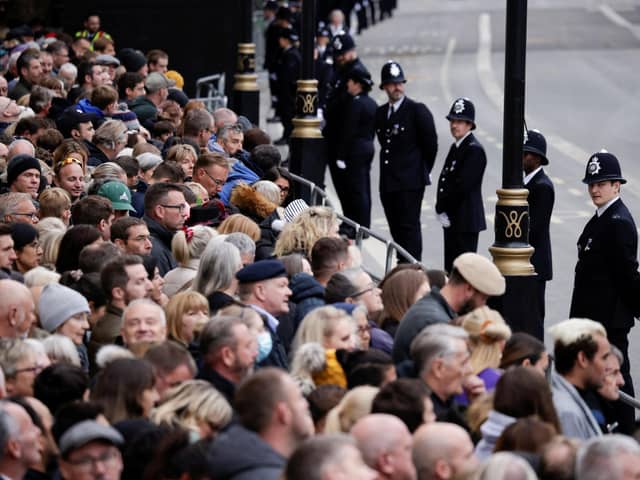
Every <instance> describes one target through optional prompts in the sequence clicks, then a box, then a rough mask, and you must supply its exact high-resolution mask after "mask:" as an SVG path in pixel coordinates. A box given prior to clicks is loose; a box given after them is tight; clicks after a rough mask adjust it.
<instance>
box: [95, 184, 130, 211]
mask: <svg viewBox="0 0 640 480" xmlns="http://www.w3.org/2000/svg"><path fill="white" fill-rule="evenodd" d="M98 195H100V196H101V197H104V198H107V199H109V200H111V205H112V206H113V209H114V210H129V211H130V212H135V211H136V209H135V208H133V207H132V206H131V192H130V191H129V187H127V186H126V185H125V184H124V183H122V182H118V181H112V182H107V183H105V184H104V185H102V186H101V187H100V189H99V190H98Z"/></svg>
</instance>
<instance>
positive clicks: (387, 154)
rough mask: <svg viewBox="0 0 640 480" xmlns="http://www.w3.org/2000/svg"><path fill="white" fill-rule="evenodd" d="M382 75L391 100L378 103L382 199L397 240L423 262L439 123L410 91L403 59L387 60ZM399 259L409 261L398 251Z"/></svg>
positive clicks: (377, 129) (385, 212) (376, 127)
mask: <svg viewBox="0 0 640 480" xmlns="http://www.w3.org/2000/svg"><path fill="white" fill-rule="evenodd" d="M380 78H381V81H380V89H382V90H384V91H385V93H386V94H387V98H388V101H387V103H385V104H384V105H381V106H380V107H378V110H377V111H376V119H375V129H376V135H377V136H378V141H379V142H380V200H381V202H382V206H383V208H384V214H385V216H386V217H387V223H388V224H389V230H391V236H392V237H393V240H394V241H395V242H397V243H398V244H400V246H401V247H403V248H404V249H406V250H407V252H409V253H410V254H411V255H412V256H413V257H414V258H415V259H416V260H420V259H421V257H422V229H421V226H420V214H421V213H422V198H423V197H424V189H425V187H426V186H428V185H431V169H432V168H433V164H434V162H435V160H436V153H437V152H438V138H437V134H436V127H435V124H434V123H433V115H431V112H430V111H429V109H428V108H427V106H426V105H425V104H424V103H420V102H416V101H414V100H412V99H411V98H409V97H407V96H406V95H405V93H404V84H405V83H406V82H407V79H406V78H405V76H404V72H403V70H402V67H401V66H400V64H399V63H398V62H394V61H393V60H390V61H388V62H387V63H385V64H384V65H383V66H382V69H381V72H380ZM398 261H399V262H406V261H407V260H406V259H405V258H404V257H401V256H400V255H398Z"/></svg>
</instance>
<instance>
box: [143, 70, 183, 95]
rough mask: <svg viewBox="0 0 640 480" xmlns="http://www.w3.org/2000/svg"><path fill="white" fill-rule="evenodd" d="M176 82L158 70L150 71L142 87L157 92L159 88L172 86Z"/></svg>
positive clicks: (150, 91)
mask: <svg viewBox="0 0 640 480" xmlns="http://www.w3.org/2000/svg"><path fill="white" fill-rule="evenodd" d="M175 85H176V82H174V81H173V80H169V79H168V78H167V77H165V76H164V75H162V74H161V73H158V72H151V73H150V74H149V75H147V78H146V79H145V81H144V88H146V89H147V92H149V93H153V92H157V91H158V90H160V89H161V88H169V87H174V86H175Z"/></svg>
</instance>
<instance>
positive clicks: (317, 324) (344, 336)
mask: <svg viewBox="0 0 640 480" xmlns="http://www.w3.org/2000/svg"><path fill="white" fill-rule="evenodd" d="M309 342H316V343H319V344H321V345H322V346H323V347H324V348H325V349H344V350H354V349H355V347H356V342H357V340H356V323H355V321H354V320H353V318H352V317H351V316H350V315H349V314H348V313H347V312H345V311H344V310H340V309H338V308H335V307H332V306H330V305H327V306H326V307H319V308H316V309H314V310H312V311H311V312H309V313H308V314H307V316H306V317H304V318H303V319H302V323H300V326H299V327H298V331H297V332H296V335H295V337H294V338H293V343H292V344H291V351H292V352H294V354H295V352H296V350H297V349H298V348H299V347H300V346H301V345H302V344H305V343H309Z"/></svg>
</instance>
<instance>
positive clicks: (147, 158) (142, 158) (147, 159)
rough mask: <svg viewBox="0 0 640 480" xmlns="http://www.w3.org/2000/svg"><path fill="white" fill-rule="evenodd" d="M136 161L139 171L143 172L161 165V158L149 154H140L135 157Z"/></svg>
mask: <svg viewBox="0 0 640 480" xmlns="http://www.w3.org/2000/svg"><path fill="white" fill-rule="evenodd" d="M136 160H138V165H139V166H140V170H142V171H143V172H146V171H147V170H151V169H152V168H155V167H157V166H158V165H160V164H161V163H162V157H161V156H160V155H156V154H155V153H151V152H145V153H141V154H140V155H138V156H137V157H136Z"/></svg>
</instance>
